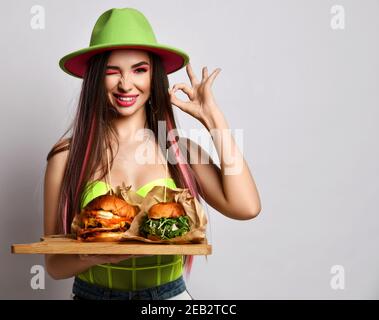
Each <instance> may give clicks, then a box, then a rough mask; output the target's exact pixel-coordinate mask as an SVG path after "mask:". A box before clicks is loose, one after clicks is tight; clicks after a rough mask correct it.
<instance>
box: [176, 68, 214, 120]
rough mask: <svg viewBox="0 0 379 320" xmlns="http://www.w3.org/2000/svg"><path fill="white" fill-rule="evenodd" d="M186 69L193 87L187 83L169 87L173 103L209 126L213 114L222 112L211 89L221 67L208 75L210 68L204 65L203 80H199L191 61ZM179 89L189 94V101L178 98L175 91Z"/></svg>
mask: <svg viewBox="0 0 379 320" xmlns="http://www.w3.org/2000/svg"><path fill="white" fill-rule="evenodd" d="M186 71H187V74H188V77H189V79H190V81H191V85H192V87H189V86H188V85H187V84H185V83H178V84H175V85H174V86H173V87H172V89H169V95H170V99H171V103H172V104H173V105H175V106H177V107H179V108H180V109H181V110H182V111H184V112H186V113H188V114H190V115H191V116H193V117H195V118H196V119H198V120H199V121H200V122H201V123H202V124H204V125H205V126H206V127H207V124H208V123H209V121H210V120H211V119H212V116H213V115H214V114H215V113H216V112H220V110H219V108H218V106H217V104H216V101H215V99H214V96H213V93H212V91H211V86H212V84H213V81H214V79H215V78H216V77H217V75H218V74H219V73H220V71H221V69H220V68H217V69H216V70H214V71H213V72H212V73H211V75H210V76H208V68H207V67H203V70H202V71H203V72H202V79H201V82H199V81H198V80H197V78H196V76H195V74H194V72H193V70H192V67H191V65H190V63H188V64H187V66H186ZM178 90H182V91H183V92H184V93H185V94H186V95H187V96H188V98H189V101H182V100H180V99H178V98H177V97H176V96H175V92H176V91H178Z"/></svg>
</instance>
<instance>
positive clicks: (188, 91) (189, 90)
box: [171, 83, 194, 100]
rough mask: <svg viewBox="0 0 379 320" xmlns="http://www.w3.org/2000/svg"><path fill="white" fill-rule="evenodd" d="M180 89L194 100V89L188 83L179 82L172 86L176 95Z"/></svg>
mask: <svg viewBox="0 0 379 320" xmlns="http://www.w3.org/2000/svg"><path fill="white" fill-rule="evenodd" d="M178 90H182V91H183V92H184V93H185V94H186V95H187V96H188V98H189V99H190V100H193V98H194V96H193V89H192V88H191V87H189V86H188V85H187V84H186V83H177V84H175V85H174V86H173V87H172V90H171V92H172V94H174V95H175V92H176V91H178Z"/></svg>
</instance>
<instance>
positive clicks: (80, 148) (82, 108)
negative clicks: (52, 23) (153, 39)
mask: <svg viewBox="0 0 379 320" xmlns="http://www.w3.org/2000/svg"><path fill="white" fill-rule="evenodd" d="M110 53H111V51H106V52H103V53H100V54H97V55H95V56H93V57H92V58H91V60H90V61H89V64H88V67H87V71H86V73H85V75H84V77H83V83H82V89H81V94H80V98H79V103H78V109H77V113H76V116H75V118H74V121H73V123H72V124H71V126H70V128H69V129H68V130H67V131H66V132H65V133H64V134H63V136H62V137H61V139H62V138H63V137H64V136H65V135H66V134H67V133H68V132H69V131H70V130H71V131H72V133H71V136H70V137H68V138H67V139H65V140H62V143H60V144H58V145H56V146H55V147H53V148H52V150H50V152H49V154H48V156H47V160H49V159H50V158H51V157H52V156H53V155H54V154H56V153H58V152H61V151H63V150H66V149H69V155H68V160H67V165H66V169H65V173H64V177H63V181H62V185H61V190H60V195H59V202H58V212H59V215H60V220H59V221H57V229H58V230H59V232H60V233H65V234H66V233H69V232H70V225H71V221H72V219H73V217H74V215H75V213H77V212H79V211H80V210H81V208H80V206H81V199H82V197H83V195H84V193H85V185H86V183H87V182H88V181H89V180H90V178H91V177H92V176H93V175H94V173H95V171H96V170H97V169H98V168H100V178H99V179H102V178H104V176H105V175H106V174H107V154H106V149H107V148H109V150H110V151H111V159H110V163H111V166H112V163H113V160H114V157H115V154H116V153H117V150H118V147H119V146H118V139H117V133H116V131H115V129H114V127H113V126H112V122H111V121H112V119H113V118H114V117H117V116H118V112H117V110H116V109H115V108H114V107H113V105H112V104H111V102H110V101H109V98H108V96H107V92H106V89H105V85H104V80H105V73H106V72H105V71H106V65H107V61H108V58H109V55H110ZM148 54H149V57H150V61H151V62H152V65H153V73H152V83H151V88H152V89H151V95H150V101H151V104H148V103H147V104H146V107H145V109H146V124H145V128H148V129H150V130H152V132H153V133H154V136H155V138H156V141H159V139H158V129H159V128H158V121H165V123H166V132H165V135H164V137H167V134H168V132H169V131H170V130H172V129H176V128H177V127H176V122H175V118H174V114H173V110H172V106H171V102H170V97H169V93H168V88H169V81H168V77H167V74H166V72H165V70H164V66H163V64H162V61H161V59H160V58H159V56H157V55H155V54H154V53H151V52H148ZM152 106H154V108H152ZM153 110H154V111H153ZM160 134H162V133H160ZM112 138H113V139H112ZM111 141H116V142H117V150H112V148H111ZM166 141H167V139H165V142H164V143H162V142H161V141H160V143H159V145H160V147H161V150H162V151H163V152H164V154H165V153H166V148H169V159H170V161H168V168H169V171H170V174H171V176H172V177H173V179H174V181H175V183H176V185H177V187H180V188H188V189H189V191H190V192H191V194H192V196H194V197H196V198H197V199H199V191H198V190H199V187H200V186H199V185H198V184H197V182H196V178H195V175H194V172H193V170H192V169H191V166H190V164H189V154H188V152H187V149H186V148H183V146H182V145H181V144H179V143H177V141H176V139H169V140H168V141H167V142H166ZM175 160H176V161H175ZM171 162H174V163H171ZM200 189H201V188H200ZM191 265H192V256H186V266H187V273H189V271H190V268H191Z"/></svg>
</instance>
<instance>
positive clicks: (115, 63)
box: [105, 49, 152, 116]
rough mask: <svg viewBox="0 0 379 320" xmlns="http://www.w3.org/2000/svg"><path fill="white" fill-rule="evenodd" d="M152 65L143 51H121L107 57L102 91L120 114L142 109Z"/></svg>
mask: <svg viewBox="0 0 379 320" xmlns="http://www.w3.org/2000/svg"><path fill="white" fill-rule="evenodd" d="M151 75H152V66H151V61H150V59H149V55H148V54H147V52H145V51H140V50H131V49H121V50H114V51H112V53H111V54H110V56H109V59H108V63H107V68H106V75H105V88H106V90H107V93H108V97H109V99H110V101H111V103H112V105H113V106H114V107H115V108H116V109H117V110H118V112H119V113H120V114H121V115H124V116H130V115H132V114H134V113H135V112H136V111H138V110H140V109H143V108H144V106H145V103H146V101H147V100H148V99H149V97H150V88H151Z"/></svg>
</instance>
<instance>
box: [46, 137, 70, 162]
mask: <svg viewBox="0 0 379 320" xmlns="http://www.w3.org/2000/svg"><path fill="white" fill-rule="evenodd" d="M70 145H71V138H63V139H60V140H59V141H58V142H57V143H56V144H55V145H54V146H53V147H52V148H51V149H50V151H49V153H48V154H47V157H46V160H47V161H49V160H50V159H51V158H52V157H53V156H54V155H56V154H60V153H61V156H60V157H59V158H62V157H67V155H68V151H69V149H70Z"/></svg>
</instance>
